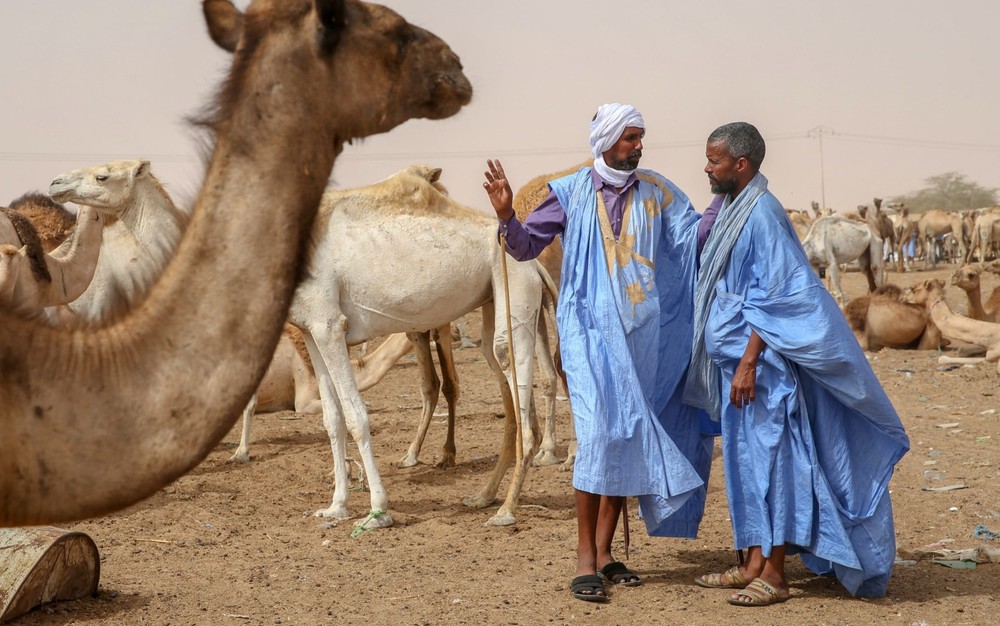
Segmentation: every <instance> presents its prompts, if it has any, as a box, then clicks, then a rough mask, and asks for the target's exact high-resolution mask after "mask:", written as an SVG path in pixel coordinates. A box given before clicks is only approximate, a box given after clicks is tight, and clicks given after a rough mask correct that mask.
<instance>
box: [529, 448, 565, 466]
mask: <svg viewBox="0 0 1000 626" xmlns="http://www.w3.org/2000/svg"><path fill="white" fill-rule="evenodd" d="M557 463H559V459H558V458H557V457H556V455H555V454H553V453H552V452H551V451H549V450H542V451H541V452H539V453H538V454H536V455H535V458H534V460H533V461H532V464H533V465H534V466H535V467H541V466H544V465H555V464H557Z"/></svg>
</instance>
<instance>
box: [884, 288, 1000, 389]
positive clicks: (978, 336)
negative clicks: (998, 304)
mask: <svg viewBox="0 0 1000 626" xmlns="http://www.w3.org/2000/svg"><path fill="white" fill-rule="evenodd" d="M902 298H903V299H904V300H906V301H907V302H913V303H915V304H921V305H923V306H924V307H926V308H927V311H928V312H929V313H930V316H931V319H932V320H934V323H935V324H936V325H937V327H938V328H939V329H940V330H941V335H942V336H943V337H944V338H945V339H951V340H954V341H961V342H964V343H969V344H972V345H975V346H980V347H982V348H985V349H986V356H985V357H980V358H976V357H967V358H961V357H958V358H956V357H941V358H940V359H938V360H939V362H942V363H981V362H983V361H986V362H988V363H997V372H998V373H1000V324H996V323H993V322H984V321H981V320H974V319H972V318H970V317H965V316H962V315H958V314H956V313H955V312H954V311H952V310H951V307H949V306H948V302H947V301H946V300H945V297H944V283H942V282H941V281H940V280H925V281H923V282H921V283H918V284H916V285H914V286H912V287H910V288H909V289H907V290H906V291H904V292H903V295H902Z"/></svg>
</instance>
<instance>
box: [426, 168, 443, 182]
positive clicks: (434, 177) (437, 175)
mask: <svg viewBox="0 0 1000 626" xmlns="http://www.w3.org/2000/svg"><path fill="white" fill-rule="evenodd" d="M427 180H429V181H430V182H432V183H436V182H437V181H439V180H441V168H440V167H433V168H431V171H430V174H429V176H428V177H427Z"/></svg>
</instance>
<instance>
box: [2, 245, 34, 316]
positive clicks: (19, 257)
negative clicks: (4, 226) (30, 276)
mask: <svg viewBox="0 0 1000 626" xmlns="http://www.w3.org/2000/svg"><path fill="white" fill-rule="evenodd" d="M27 258H28V246H21V247H20V248H17V247H15V246H12V245H10V244H9V243H4V244H0V306H2V307H11V306H13V305H14V288H15V287H17V276H18V272H20V270H21V265H23V264H25V263H27V262H28V261H27V260H26V259H27Z"/></svg>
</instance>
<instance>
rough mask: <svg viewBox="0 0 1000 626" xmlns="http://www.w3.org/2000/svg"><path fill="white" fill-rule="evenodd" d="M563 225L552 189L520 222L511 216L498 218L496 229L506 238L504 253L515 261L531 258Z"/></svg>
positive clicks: (562, 217)
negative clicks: (507, 218)
mask: <svg viewBox="0 0 1000 626" xmlns="http://www.w3.org/2000/svg"><path fill="white" fill-rule="evenodd" d="M565 228H566V211H565V210H564V209H563V207H562V204H560V203H559V198H557V197H556V194H555V193H554V192H552V191H549V195H548V196H547V197H546V198H545V200H544V201H543V202H542V203H541V204H539V205H538V207H537V208H536V209H535V210H534V211H532V212H531V213H529V214H528V217H527V218H525V220H524V224H521V222H519V221H517V217H516V216H513V217H511V218H510V219H509V220H508V221H506V222H503V221H501V222H500V228H499V232H500V235H501V236H502V237H504V238H505V239H506V241H507V253H508V254H510V255H511V256H512V257H514V258H515V259H517V260H518V261H527V260H529V259H534V258H535V257H537V256H538V255H539V254H541V253H542V250H544V249H545V246H547V245H549V244H550V243H552V240H553V239H555V238H556V236H557V235H559V234H561V233H562V232H563V230H564V229H565Z"/></svg>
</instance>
